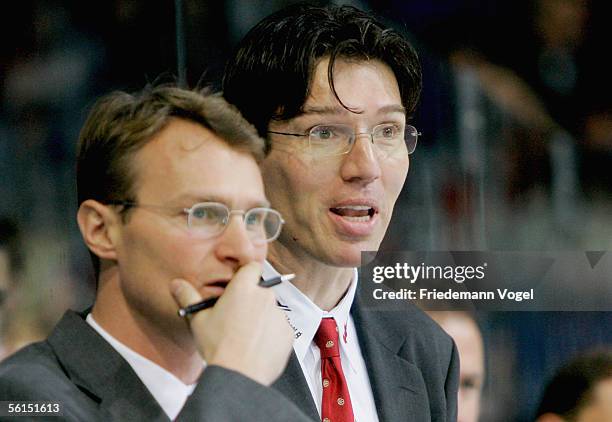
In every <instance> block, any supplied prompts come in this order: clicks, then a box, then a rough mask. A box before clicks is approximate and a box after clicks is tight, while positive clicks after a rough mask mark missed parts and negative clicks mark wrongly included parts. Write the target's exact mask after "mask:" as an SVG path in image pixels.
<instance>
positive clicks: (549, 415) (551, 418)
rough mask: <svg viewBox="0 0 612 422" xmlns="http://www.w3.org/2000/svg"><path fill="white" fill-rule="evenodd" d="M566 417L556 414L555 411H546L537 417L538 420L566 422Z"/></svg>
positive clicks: (538, 421) (542, 421)
mask: <svg viewBox="0 0 612 422" xmlns="http://www.w3.org/2000/svg"><path fill="white" fill-rule="evenodd" d="M564 421H565V419H563V418H562V417H561V416H559V415H557V414H555V413H550V412H549V413H544V414H543V415H541V416H539V417H538V419H536V422H564Z"/></svg>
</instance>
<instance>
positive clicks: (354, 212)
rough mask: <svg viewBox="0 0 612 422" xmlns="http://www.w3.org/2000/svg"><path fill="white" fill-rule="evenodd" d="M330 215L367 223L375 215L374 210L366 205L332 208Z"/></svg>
mask: <svg viewBox="0 0 612 422" xmlns="http://www.w3.org/2000/svg"><path fill="white" fill-rule="evenodd" d="M329 210H330V211H331V212H332V213H334V214H336V215H339V216H340V217H342V218H344V219H346V220H348V221H354V222H367V221H370V219H371V218H372V217H374V215H375V214H376V213H377V211H376V209H374V208H373V207H370V206H367V205H346V206H342V207H332V208H330V209H329Z"/></svg>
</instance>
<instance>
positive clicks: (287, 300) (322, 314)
mask: <svg viewBox="0 0 612 422" xmlns="http://www.w3.org/2000/svg"><path fill="white" fill-rule="evenodd" d="M278 275H280V274H279V273H278V271H276V270H275V269H274V268H273V267H272V265H270V263H268V262H266V264H265V265H264V271H263V276H264V278H266V279H267V278H271V277H275V276H278ZM273 289H274V292H275V294H276V298H277V299H278V302H279V303H280V306H281V308H282V309H283V310H284V311H285V312H286V315H287V319H288V321H289V324H290V325H291V327H292V328H293V330H294V335H295V341H294V342H293V350H294V351H295V354H296V355H297V358H298V361H299V362H300V366H301V367H302V371H303V372H304V377H305V378H306V381H307V383H308V387H309V388H310V392H311V393H312V398H313V400H314V402H315V404H316V405H317V410H318V411H319V415H320V414H321V402H322V399H323V385H322V379H321V352H320V351H319V348H318V347H317V345H316V344H315V343H314V341H313V340H314V336H315V334H316V333H317V330H318V329H319V324H320V323H321V319H322V318H329V317H333V318H334V319H335V320H336V324H337V325H338V332H339V334H340V359H341V361H342V371H343V372H344V377H345V378H346V382H347V384H348V389H349V394H350V395H351V404H352V406H353V415H354V416H355V421H357V422H377V421H378V414H377V413H376V404H375V403H374V395H373V393H372V386H371V385H370V378H369V377H368V372H367V370H366V365H365V361H364V359H363V355H362V353H361V348H360V347H359V342H358V340H357V331H356V330H355V323H354V321H353V318H352V317H351V314H350V311H351V306H352V305H353V300H354V298H355V292H356V290H357V269H355V273H354V275H353V280H352V281H351V284H350V286H349V289H348V291H347V292H346V294H345V295H344V297H343V298H342V300H341V301H340V303H338V305H336V307H335V308H334V309H332V310H331V311H329V312H327V311H323V310H322V309H321V308H319V307H318V306H317V305H315V304H314V303H313V302H312V301H311V300H310V299H309V298H308V297H307V296H306V295H305V294H303V293H302V292H301V291H300V290H299V289H298V288H297V287H295V286H294V285H293V284H291V282H284V283H281V284H278V285H276V286H274V287H273Z"/></svg>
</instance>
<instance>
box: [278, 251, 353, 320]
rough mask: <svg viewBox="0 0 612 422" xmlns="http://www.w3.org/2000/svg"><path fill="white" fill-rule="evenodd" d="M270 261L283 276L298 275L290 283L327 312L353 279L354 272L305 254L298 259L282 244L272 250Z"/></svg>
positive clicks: (340, 297) (338, 300) (351, 269)
mask: <svg viewBox="0 0 612 422" xmlns="http://www.w3.org/2000/svg"><path fill="white" fill-rule="evenodd" d="M268 261H270V263H271V264H272V266H274V268H275V269H276V270H277V271H278V272H280V273H281V274H295V278H294V279H293V280H292V281H291V283H293V285H294V286H295V287H297V288H298V289H299V290H300V291H301V292H302V293H304V294H305V295H306V296H308V298H309V299H310V300H311V301H312V302H313V303H314V304H316V305H317V306H318V307H319V308H321V309H322V310H324V311H329V310H331V309H333V308H334V307H335V306H336V305H337V304H338V302H340V299H342V297H343V296H344V294H345V293H346V291H347V290H348V288H349V285H350V284H351V280H352V279H353V274H354V270H353V268H345V267H335V266H332V265H328V264H325V263H322V262H320V261H318V260H316V259H314V258H313V257H311V256H308V255H306V254H304V255H302V256H299V257H298V256H296V255H295V254H294V253H292V252H290V251H289V250H288V249H287V248H285V247H283V246H282V245H281V244H280V243H279V242H276V243H275V244H274V245H271V246H270V250H269V252H268Z"/></svg>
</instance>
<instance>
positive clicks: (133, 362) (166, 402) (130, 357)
mask: <svg viewBox="0 0 612 422" xmlns="http://www.w3.org/2000/svg"><path fill="white" fill-rule="evenodd" d="M86 321H87V323H88V324H89V325H91V327H92V328H93V329H94V330H96V331H97V332H98V333H99V334H100V335H101V336H102V337H103V338H104V339H105V340H106V341H107V342H108V343H109V344H110V345H111V346H112V347H113V348H114V349H115V350H116V351H117V353H119V354H120V355H121V357H123V359H125V360H126V361H127V363H129V364H130V366H131V367H132V369H133V370H134V372H135V373H136V375H138V378H140V380H141V381H142V383H143V384H144V385H145V386H146V387H147V389H148V390H149V391H150V392H151V395H152V396H153V397H154V398H155V400H156V401H157V402H158V403H159V405H160V406H161V408H162V409H163V410H164V412H165V413H166V414H167V415H168V417H169V418H170V420H174V419H175V418H176V417H177V415H178V414H179V412H180V411H181V408H182V407H183V405H184V404H185V401H187V397H189V396H190V395H191V393H193V390H194V389H195V387H196V384H191V385H185V384H184V383H183V382H182V381H181V380H179V379H178V378H177V377H175V376H174V374H172V373H171V372H169V371H167V370H165V369H164V368H162V367H161V366H159V365H158V364H156V363H155V362H153V361H150V360H149V359H147V358H145V357H144V356H142V355H140V354H138V353H136V352H135V351H133V350H132V349H130V348H129V347H127V346H126V345H125V344H123V343H121V342H120V341H119V340H117V339H116V338H115V337H113V336H112V335H111V334H110V333H109V332H108V331H106V330H105V329H104V328H102V327H101V326H100V325H99V324H98V323H97V322H96V321H95V320H94V318H93V316H92V315H91V314H88V315H87V318H86Z"/></svg>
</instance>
